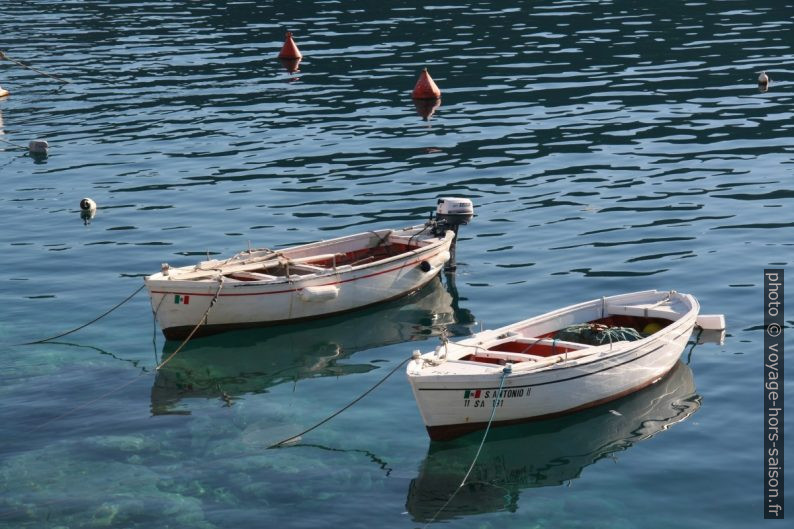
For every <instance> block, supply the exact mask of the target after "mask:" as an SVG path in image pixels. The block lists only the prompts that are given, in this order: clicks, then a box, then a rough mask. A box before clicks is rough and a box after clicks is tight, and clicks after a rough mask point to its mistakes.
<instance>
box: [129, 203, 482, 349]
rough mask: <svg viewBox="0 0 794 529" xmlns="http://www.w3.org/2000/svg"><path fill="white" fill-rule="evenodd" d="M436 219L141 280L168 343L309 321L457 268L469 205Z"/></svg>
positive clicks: (443, 208)
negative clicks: (458, 245)
mask: <svg viewBox="0 0 794 529" xmlns="http://www.w3.org/2000/svg"><path fill="white" fill-rule="evenodd" d="M436 213H437V215H436V217H435V218H433V217H431V219H430V220H428V221H427V222H426V223H425V224H421V225H417V226H411V227H408V228H401V229H393V230H390V229H382V230H375V231H368V232H364V233H359V234H355V235H349V236H346V237H340V238H336V239H330V240H325V241H320V242H315V243H311V244H304V245H301V246H295V247H292V248H287V249H284V250H279V251H272V250H269V249H256V250H253V249H252V250H247V251H244V252H241V253H239V254H237V255H235V256H233V257H231V258H229V259H225V260H207V261H202V262H200V263H198V264H196V265H194V266H185V267H179V268H172V267H170V266H169V265H168V264H164V265H163V266H162V270H161V271H160V272H159V273H156V274H153V275H150V276H147V277H146V278H144V281H145V284H146V287H147V289H148V290H149V295H150V297H151V303H152V310H153V311H154V312H155V317H156V319H157V322H158V323H159V325H160V328H161V329H162V331H163V334H164V335H165V336H166V338H168V339H183V338H185V337H187V336H189V335H190V334H191V333H192V332H194V330H195V333H194V334H193V335H194V336H198V335H204V334H212V333H215V332H220V331H223V330H228V329H235V328H243V327H253V326H259V325H267V324H277V323H287V322H295V321H299V320H308V319H312V318H318V317H323V316H329V315H332V314H339V313H342V312H346V311H351V310H356V309H361V308H362V307H367V306H370V305H374V304H376V303H381V302H384V301H388V300H391V299H395V298H399V297H402V296H405V295H407V294H409V293H411V292H414V291H416V290H417V289H419V288H421V287H422V286H424V285H425V284H427V283H428V282H429V281H430V280H431V279H433V278H434V277H435V276H436V275H437V274H438V273H439V272H440V271H441V269H442V268H444V266H445V265H447V266H454V252H455V247H454V242H455V238H456V235H457V230H458V226H459V225H460V224H465V223H467V222H468V221H469V220H470V219H471V217H472V215H473V208H472V204H471V201H470V200H468V199H461V198H443V199H439V201H438V205H437V211H436ZM213 301H214V303H212V302H213ZM205 315H206V321H205V320H204V318H205ZM200 323H201V324H200ZM199 324H200V325H199Z"/></svg>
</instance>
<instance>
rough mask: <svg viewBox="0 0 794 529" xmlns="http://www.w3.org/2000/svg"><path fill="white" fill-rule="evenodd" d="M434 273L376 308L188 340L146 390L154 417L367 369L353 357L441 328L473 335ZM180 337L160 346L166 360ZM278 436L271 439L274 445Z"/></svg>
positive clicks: (448, 290)
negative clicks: (197, 402) (425, 281)
mask: <svg viewBox="0 0 794 529" xmlns="http://www.w3.org/2000/svg"><path fill="white" fill-rule="evenodd" d="M450 277H451V276H447V278H446V279H447V281H446V285H444V284H443V283H442V281H441V278H440V277H439V276H436V277H435V278H433V279H432V280H430V282H429V283H428V284H427V285H425V286H424V287H422V288H421V289H419V290H418V291H416V292H414V293H413V294H409V295H407V296H405V297H403V298H400V299H398V300H395V301H391V302H387V303H384V304H382V305H380V306H378V310H359V311H356V312H353V313H349V314H343V315H340V316H331V317H328V318H323V319H322V320H320V321H312V322H309V323H308V324H306V323H295V324H287V325H279V326H277V327H275V326H271V327H264V328H258V329H249V330H246V331H239V332H236V333H233V335H229V334H220V335H215V336H209V337H207V338H204V339H202V340H195V341H191V342H190V343H188V344H187V346H186V347H185V348H184V349H183V350H182V351H181V352H180V353H179V354H178V355H177V356H175V357H173V359H172V360H171V361H170V362H169V363H168V364H166V365H165V366H163V368H162V369H159V370H157V372H156V374H155V377H154V382H153V386H152V392H151V409H152V413H153V414H155V415H159V414H171V413H175V414H183V413H190V409H191V408H192V407H193V406H192V404H191V403H190V402H191V400H192V399H199V400H201V401H204V400H207V399H219V400H218V403H219V405H221V406H222V405H224V401H223V400H220V399H222V398H223V396H224V395H228V396H230V397H231V398H237V397H240V396H243V395H246V394H249V393H264V392H267V391H271V390H272V389H273V388H275V387H277V386H278V385H280V384H284V383H289V385H290V386H291V388H292V389H291V390H292V391H293V392H295V391H300V390H301V388H303V389H307V388H309V386H306V387H304V386H303V383H302V381H303V380H304V379H312V380H314V379H317V378H321V377H333V378H335V379H341V378H343V377H344V376H345V375H347V374H358V373H366V372H368V371H370V370H372V369H377V364H373V363H370V362H356V361H355V357H354V354H355V353H358V352H361V351H365V350H368V349H373V348H376V347H386V346H387V345H391V344H397V343H406V342H411V341H415V340H426V339H428V338H429V337H431V336H437V335H439V334H440V333H441V331H442V329H451V330H452V331H453V332H455V330H457V331H458V332H463V333H465V334H466V335H468V334H471V333H470V332H469V328H468V326H467V324H470V323H472V321H473V317H472V315H471V314H470V313H469V312H468V311H467V310H466V309H461V308H459V307H458V306H457V301H458V300H457V295H456V293H455V291H454V285H453V284H452V282H451V281H450ZM180 345H181V344H180V343H179V342H171V341H167V342H165V343H164V344H163V349H162V354H161V356H160V358H167V357H168V356H170V355H171V353H173V351H174V350H175V349H176V348H177V347H179V346H180ZM278 440H279V439H273V440H272V442H276V441H278Z"/></svg>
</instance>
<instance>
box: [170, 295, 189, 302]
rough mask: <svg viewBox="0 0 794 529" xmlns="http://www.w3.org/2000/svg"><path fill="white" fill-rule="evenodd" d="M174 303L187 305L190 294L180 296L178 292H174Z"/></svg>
mask: <svg viewBox="0 0 794 529" xmlns="http://www.w3.org/2000/svg"><path fill="white" fill-rule="evenodd" d="M174 303H176V304H177V305H187V304H188V303H190V296H180V295H179V294H176V295H175V296H174Z"/></svg>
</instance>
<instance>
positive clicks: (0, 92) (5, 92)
mask: <svg viewBox="0 0 794 529" xmlns="http://www.w3.org/2000/svg"><path fill="white" fill-rule="evenodd" d="M10 93H11V92H9V91H8V90H4V89H3V87H2V86H0V97H5V96H7V95H8V94H10Z"/></svg>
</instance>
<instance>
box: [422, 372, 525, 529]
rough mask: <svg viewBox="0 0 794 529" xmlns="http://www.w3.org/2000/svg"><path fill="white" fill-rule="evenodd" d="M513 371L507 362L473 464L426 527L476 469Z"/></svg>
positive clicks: (427, 524)
mask: <svg viewBox="0 0 794 529" xmlns="http://www.w3.org/2000/svg"><path fill="white" fill-rule="evenodd" d="M512 372H513V365H512V364H507V365H505V366H504V368H503V369H502V376H501V378H500V379H499V389H498V390H497V391H496V395H497V398H495V399H494V400H493V408H492V409H491V417H490V418H489V419H488V424H487V425H486V427H485V432H484V433H483V434H482V440H481V441H480V446H479V447H477V452H476V453H475V454H474V459H473V460H472V462H471V465H469V469H468V470H467V471H466V475H465V476H463V479H462V480H461V481H460V485H458V487H457V488H456V489H455V491H454V492H453V493H452V495H451V496H450V497H449V499H448V500H447V501H446V502H445V503H444V505H442V506H441V508H440V509H439V510H438V511H437V512H436V514H434V515H433V517H432V518H431V519H430V521H429V522H427V523H426V524H425V526H424V527H425V529H426V528H427V526H429V525H430V524H431V523H433V522H434V521H435V520H436V518H438V515H439V514H441V512H442V511H443V510H444V509H446V508H447V506H448V505H449V504H450V503H451V502H452V500H453V499H454V498H455V496H456V495H457V494H458V492H459V491H460V489H462V488H463V486H464V485H466V480H467V479H469V475H470V474H471V471H472V470H474V465H476V464H477V459H478V458H479V457H480V452H482V447H483V446H485V439H487V438H488V432H489V431H490V430H491V424H493V420H494V417H495V416H496V407H497V404H498V403H499V401H500V400H501V398H499V397H501V395H502V388H504V383H505V379H506V378H507V376H508V375H509V374H510V373H512Z"/></svg>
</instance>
